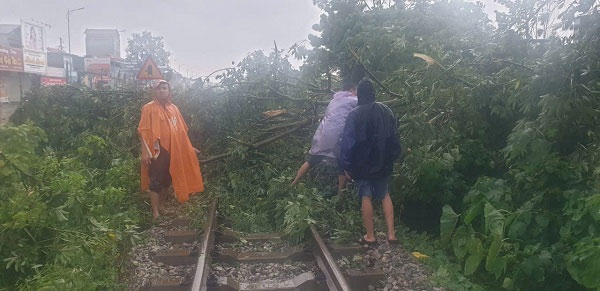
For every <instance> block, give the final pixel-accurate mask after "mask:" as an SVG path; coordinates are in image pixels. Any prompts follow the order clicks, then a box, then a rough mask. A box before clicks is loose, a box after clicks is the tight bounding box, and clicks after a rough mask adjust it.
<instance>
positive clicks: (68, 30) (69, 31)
mask: <svg viewBox="0 0 600 291" xmlns="http://www.w3.org/2000/svg"><path fill="white" fill-rule="evenodd" d="M83 9H85V7H81V8H77V9H67V35H68V38H69V54H71V12H75V11H78V10H83Z"/></svg>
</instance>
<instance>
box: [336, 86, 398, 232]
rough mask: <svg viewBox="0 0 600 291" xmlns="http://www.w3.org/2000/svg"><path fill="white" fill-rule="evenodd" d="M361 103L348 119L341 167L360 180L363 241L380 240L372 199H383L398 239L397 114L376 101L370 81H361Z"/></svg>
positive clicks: (388, 230)
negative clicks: (393, 184)
mask: <svg viewBox="0 0 600 291" xmlns="http://www.w3.org/2000/svg"><path fill="white" fill-rule="evenodd" d="M357 95H358V106H357V107H356V108H354V109H353V110H352V111H351V112H350V114H348V118H347V119H346V126H345V127H344V133H343V134H342V143H341V146H340V151H341V152H340V167H341V168H342V169H343V170H344V173H345V175H346V176H347V177H348V178H351V179H354V180H355V182H356V185H355V188H356V189H357V193H358V196H359V197H360V199H361V212H362V217H363V223H364V224H365V230H366V232H367V233H366V234H365V235H364V236H363V237H362V238H361V239H360V241H361V243H367V244H374V243H376V239H375V233H374V226H373V203H372V200H377V201H381V203H382V207H383V214H384V216H385V222H386V225H387V232H388V237H387V240H388V242H389V243H397V242H398V239H397V238H396V232H395V230H394V204H393V203H392V199H391V198H390V194H389V191H390V187H389V184H390V177H391V175H392V171H393V167H394V161H395V160H396V159H397V158H398V157H399V156H400V143H399V142H398V139H397V137H396V118H395V117H394V113H393V112H392V110H390V108H388V107H387V106H385V105H384V104H382V103H375V88H374V87H373V84H372V83H371V82H370V81H368V80H365V81H362V82H361V83H360V84H359V85H358V90H357Z"/></svg>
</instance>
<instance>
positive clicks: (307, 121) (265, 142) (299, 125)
mask: <svg viewBox="0 0 600 291" xmlns="http://www.w3.org/2000/svg"><path fill="white" fill-rule="evenodd" d="M313 120H314V119H312V118H306V119H303V120H300V121H297V122H294V123H293V124H294V126H293V127H292V128H291V129H289V130H286V131H284V132H281V133H278V134H276V135H274V136H272V137H270V138H267V139H265V140H262V141H259V142H256V143H254V144H250V143H247V142H244V141H241V140H237V139H234V138H232V137H230V139H232V140H234V141H235V142H238V143H240V144H242V145H244V146H246V151H249V150H255V149H258V148H260V147H262V146H265V145H268V144H270V143H272V142H275V141H277V140H279V139H280V138H282V137H284V136H287V135H289V134H291V133H293V132H295V131H296V130H298V129H300V128H302V127H303V126H304V125H307V124H310V123H312V122H313ZM233 153H234V151H229V152H227V153H224V154H220V155H216V156H211V157H207V158H206V159H203V160H200V164H206V163H210V162H214V161H218V160H222V159H224V158H227V157H230V156H232V155H233Z"/></svg>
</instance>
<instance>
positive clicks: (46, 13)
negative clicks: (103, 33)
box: [0, 0, 496, 76]
mask: <svg viewBox="0 0 600 291" xmlns="http://www.w3.org/2000/svg"><path fill="white" fill-rule="evenodd" d="M2 2H3V3H4V5H3V7H5V8H8V9H4V10H3V11H1V12H0V24H19V21H20V19H32V18H33V19H36V20H38V21H41V22H44V23H46V24H49V25H50V26H51V27H50V28H46V41H47V44H48V46H49V47H58V45H59V37H62V38H63V45H64V48H65V51H67V20H66V11H67V9H68V8H69V9H76V8H80V7H85V9H84V10H81V11H76V12H73V13H72V14H71V51H72V52H73V53H74V54H77V55H84V54H85V37H84V34H83V32H84V31H85V29H86V28H115V29H118V30H126V31H124V32H121V57H125V47H126V46H127V39H128V38H129V37H130V35H131V34H132V33H136V32H141V31H143V30H149V31H151V32H152V34H153V35H159V36H163V37H164V43H165V46H166V48H167V50H169V51H170V52H171V59H170V60H171V64H172V66H173V67H174V68H175V69H177V70H179V71H181V72H182V73H184V74H187V73H189V75H191V76H203V75H206V74H209V73H210V72H212V71H214V70H217V69H221V68H225V67H229V66H231V62H232V61H235V62H236V63H237V62H239V61H241V60H242V59H243V58H244V57H245V56H246V55H247V54H248V53H249V52H251V51H253V50H257V49H272V48H273V41H274V40H275V41H276V42H277V45H278V47H279V48H280V49H282V48H288V47H290V46H291V45H292V44H294V43H296V42H299V41H303V40H306V39H307V37H308V34H310V33H311V32H313V30H312V28H311V27H312V25H313V24H315V23H317V22H318V21H319V16H320V14H321V13H322V11H320V10H319V9H318V8H317V7H316V6H313V4H312V0H210V1H209V0H197V1H193V0H173V1H159V0H145V1H140V0H91V1H90V0H88V1H84V0H2ZM483 2H484V3H488V5H490V6H494V3H493V0H485V1H483ZM167 3H171V4H167ZM494 8H496V7H488V8H487V9H486V10H487V11H488V13H489V12H492V11H493V10H492V9H494ZM7 14H8V15H7Z"/></svg>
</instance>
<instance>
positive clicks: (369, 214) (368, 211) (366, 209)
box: [362, 197, 375, 242]
mask: <svg viewBox="0 0 600 291" xmlns="http://www.w3.org/2000/svg"><path fill="white" fill-rule="evenodd" d="M362 218H363V223H364V225H365V229H366V230H367V235H366V236H365V240H367V241H368V242H372V241H375V232H374V230H373V228H374V227H373V203H371V197H363V198H362Z"/></svg>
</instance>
